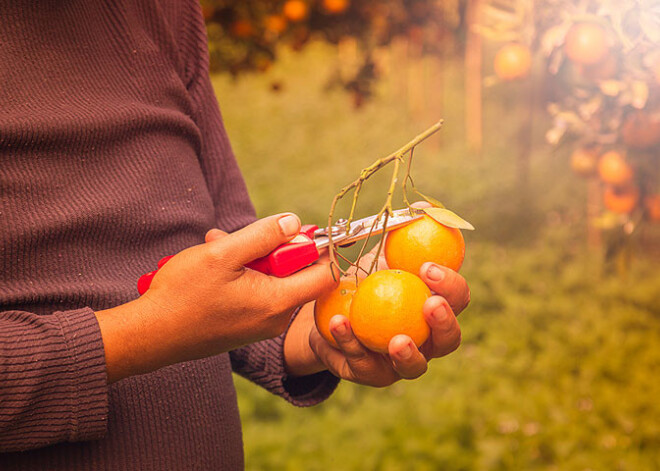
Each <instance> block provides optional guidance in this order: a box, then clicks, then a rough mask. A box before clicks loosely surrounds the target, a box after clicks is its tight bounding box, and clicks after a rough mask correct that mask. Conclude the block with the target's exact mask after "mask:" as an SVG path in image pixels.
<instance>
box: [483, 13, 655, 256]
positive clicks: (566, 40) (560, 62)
mask: <svg viewBox="0 0 660 471" xmlns="http://www.w3.org/2000/svg"><path fill="white" fill-rule="evenodd" d="M483 1H484V12H483V13H484V14H483V18H482V21H481V24H480V25H478V26H479V28H480V30H481V31H482V32H483V33H484V36H486V37H487V38H488V39H491V40H494V41H497V42H499V43H504V44H507V43H515V44H522V45H523V47H524V48H527V49H529V50H530V51H531V52H532V54H535V55H536V59H537V62H538V63H539V64H541V63H542V64H543V66H544V67H543V70H542V75H543V77H539V78H542V80H543V82H544V83H545V89H546V90H547V95H546V97H545V99H546V103H545V105H546V107H547V110H548V112H549V113H550V115H551V117H552V126H551V128H550V129H549V130H548V131H547V134H546V139H547V141H548V142H549V143H550V144H552V145H559V144H560V143H569V144H570V145H571V146H572V147H573V149H574V151H573V152H572V156H571V162H570V166H571V168H572V169H573V171H574V172H575V173H576V174H577V175H580V176H583V177H587V178H590V179H592V182H594V181H598V193H599V194H600V199H601V203H600V206H601V207H602V208H603V211H602V212H601V214H600V215H599V216H598V217H596V218H594V220H593V221H591V223H592V224H595V225H596V226H597V227H598V228H600V229H605V230H606V233H607V235H609V236H611V237H608V238H607V240H608V246H607V247H606V249H607V250H606V253H607V254H609V255H615V254H622V253H625V252H627V248H628V246H629V242H630V239H631V237H630V236H632V235H633V234H635V233H636V232H638V229H639V228H641V227H644V226H645V225H647V224H648V223H651V222H657V220H658V218H657V217H656V210H657V205H658V203H657V202H658V201H660V196H658V195H659V194H660V175H659V171H658V168H659V164H660V3H658V2H657V1H656V0H630V1H625V2H622V1H618V0H583V1H580V2H574V1H573V0H536V1H534V2H528V1H524V0H483ZM518 47H520V46H518ZM494 66H495V67H494V69H495V73H496V75H497V76H498V77H499V79H500V80H501V81H508V80H510V78H509V77H508V76H507V75H506V74H502V73H501V72H498V69H497V66H498V64H497V63H495V64H494ZM521 76H522V75H521ZM592 185H594V183H592Z"/></svg>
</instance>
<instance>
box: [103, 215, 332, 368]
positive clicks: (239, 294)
mask: <svg viewBox="0 0 660 471" xmlns="http://www.w3.org/2000/svg"><path fill="white" fill-rule="evenodd" d="M299 230H300V220H299V219H298V218H297V217H296V216H295V215H292V214H284V215H278V216H271V217H268V218H265V219H261V220H259V221H257V222H255V223H253V224H251V225H249V226H247V227H245V228H243V229H241V230H239V231H236V232H234V233H231V234H226V233H224V232H222V231H220V230H217V229H214V230H211V231H209V233H208V234H207V236H206V243H204V244H200V245H197V246H194V247H191V248H188V249H185V250H183V251H182V252H180V253H178V254H177V255H175V256H174V257H173V258H172V259H170V260H169V261H168V262H167V263H166V264H165V265H163V267H162V268H161V269H160V270H159V271H158V273H157V274H156V276H155V277H154V279H153V281H152V283H151V286H150V288H149V290H148V291H147V292H146V293H145V294H144V295H143V296H141V297H140V298H138V299H137V300H135V301H133V302H131V303H128V304H126V305H122V306H119V307H117V308H113V309H110V310H107V311H100V312H98V313H97V317H98V319H99V324H100V326H101V333H102V335H103V340H104V345H105V346H106V360H107V362H106V363H107V365H108V375H109V378H110V380H116V379H119V378H122V377H125V376H128V375H131V374H136V373H140V372H146V371H152V370H154V369H156V368H159V367H161V366H165V365H168V364H172V363H177V362H181V361H185V360H191V359H196V358H202V357H206V356H210V355H213V354H217V353H220V352H225V351H229V350H232V349H234V348H237V347H240V346H243V345H246V344H249V343H253V342H256V341H259V340H263V339H266V338H272V337H276V336H277V335H280V334H281V333H282V332H283V331H284V329H285V328H286V327H287V325H288V324H289V322H290V317H291V315H292V313H293V311H294V309H295V308H296V307H297V306H300V305H302V304H305V303H307V302H309V301H311V300H313V299H316V298H318V297H319V296H320V295H321V294H322V293H323V292H324V291H327V290H329V289H332V288H333V287H334V286H335V285H336V282H335V281H334V280H333V277H332V273H331V270H330V268H329V261H328V259H327V256H326V255H324V256H322V257H321V259H320V260H319V261H318V262H317V263H315V264H314V265H312V266H310V267H307V268H305V269H303V270H301V271H299V272H297V273H295V274H293V275H291V276H288V277H286V278H275V277H271V276H267V275H264V274H262V273H259V272H257V271H254V270H250V269H246V268H244V265H245V264H246V263H248V262H250V261H252V260H255V259H257V258H259V257H262V256H264V255H267V254H268V253H269V252H271V251H272V250H273V249H275V248H276V247H278V246H279V245H281V244H283V243H285V242H288V241H289V240H291V239H292V238H293V237H295V236H296V235H297V234H298V232H299Z"/></svg>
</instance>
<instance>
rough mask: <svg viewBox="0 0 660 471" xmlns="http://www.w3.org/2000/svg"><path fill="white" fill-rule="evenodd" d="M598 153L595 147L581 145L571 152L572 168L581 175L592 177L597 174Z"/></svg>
mask: <svg viewBox="0 0 660 471" xmlns="http://www.w3.org/2000/svg"><path fill="white" fill-rule="evenodd" d="M597 165H598V154H597V153H596V150H595V149H593V148H587V147H581V148H579V149H575V151H574V152H573V153H572V154H571V168H572V169H573V172H575V173H576V174H577V175H579V176H581V177H590V176H592V175H595V174H596V167H597Z"/></svg>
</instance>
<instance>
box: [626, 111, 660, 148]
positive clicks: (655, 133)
mask: <svg viewBox="0 0 660 471" xmlns="http://www.w3.org/2000/svg"><path fill="white" fill-rule="evenodd" d="M621 138H622V139H623V142H624V144H625V145H627V146H628V147H631V148H633V149H648V148H650V147H653V146H655V145H657V144H659V143H660V118H656V117H653V116H651V115H649V114H648V113H645V112H644V111H634V112H632V113H630V114H628V116H626V119H625V120H624V121H623V125H622V126H621Z"/></svg>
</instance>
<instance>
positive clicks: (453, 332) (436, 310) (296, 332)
mask: <svg viewBox="0 0 660 471" xmlns="http://www.w3.org/2000/svg"><path fill="white" fill-rule="evenodd" d="M383 262H384V260H383V261H379V266H380V268H381V269H382V268H383V265H382V263H383ZM420 277H421V278H422V280H423V281H424V282H425V283H426V284H427V285H428V286H429V288H430V289H431V291H433V292H434V293H435V294H434V295H433V296H431V297H430V298H428V299H427V300H426V302H425V304H424V308H423V314H424V318H425V319H426V322H427V323H428V324H429V326H430V327H431V335H430V337H429V339H428V340H427V341H426V342H425V343H424V344H423V345H421V347H420V348H417V347H416V346H415V344H414V343H413V341H412V339H411V338H410V337H408V336H407V335H396V336H395V337H393V338H392V340H391V341H390V343H389V348H388V353H389V354H387V355H385V354H381V353H376V352H373V351H371V350H368V349H367V348H366V347H365V346H364V345H362V344H361V343H360V341H359V340H358V339H357V338H356V337H355V336H354V335H353V332H352V330H351V326H350V322H349V320H348V319H347V318H346V317H345V316H342V315H336V316H334V317H333V318H332V319H331V320H330V332H331V333H332V335H333V336H334V338H335V340H336V341H337V344H338V345H339V349H336V348H333V347H332V346H331V345H330V344H329V343H328V342H326V341H325V339H323V337H321V335H320V334H319V332H318V330H317V329H316V325H315V324H314V314H313V303H310V304H308V305H306V306H305V307H304V308H303V309H302V310H301V312H300V313H299V314H298V316H297V317H296V319H295V320H294V321H293V323H292V325H291V327H290V329H289V332H288V335H287V339H286V340H287V341H288V343H289V345H288V347H289V348H287V342H286V341H285V359H286V360H287V368H288V371H289V373H290V374H294V375H301V374H310V373H313V372H316V371H319V370H320V369H328V370H329V371H330V372H332V373H333V374H334V375H336V376H338V377H340V378H342V379H346V380H348V381H352V382H355V383H359V384H366V385H369V386H376V387H383V386H389V385H390V384H392V383H394V382H396V381H399V380H400V379H414V378H417V377H419V376H421V375H422V374H424V373H425V372H426V370H427V368H428V361H429V360H431V359H433V358H438V357H442V356H445V355H447V354H449V353H451V352H453V351H454V350H456V349H457V348H458V346H459V345H460V342H461V330H460V327H459V325H458V321H457V320H456V315H457V314H458V313H460V312H461V311H462V310H463V309H465V307H466V306H467V304H468V303H469V300H470V291H469V288H468V285H467V282H466V281H465V279H464V278H463V277H462V276H461V275H459V274H458V273H456V272H455V271H453V270H451V269H449V268H445V267H442V266H439V265H435V264H432V263H426V264H424V265H423V266H422V268H421V270H420ZM304 332H307V341H308V345H309V348H310V349H311V351H312V352H313V353H314V355H315V357H316V360H317V365H314V366H313V364H312V362H311V361H310V360H311V359H310V358H307V360H306V361H305V360H304V358H305V355H304V353H303V352H302V349H303V348H304V346H303V345H301V343H300V341H298V342H296V341H295V339H296V337H300V336H301V335H302V336H303V337H304V335H305V334H304ZM289 337H291V338H289ZM296 345H297V346H296ZM301 353H303V354H302V355H301Z"/></svg>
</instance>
